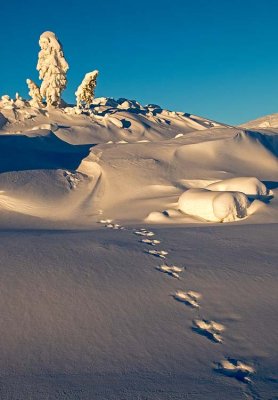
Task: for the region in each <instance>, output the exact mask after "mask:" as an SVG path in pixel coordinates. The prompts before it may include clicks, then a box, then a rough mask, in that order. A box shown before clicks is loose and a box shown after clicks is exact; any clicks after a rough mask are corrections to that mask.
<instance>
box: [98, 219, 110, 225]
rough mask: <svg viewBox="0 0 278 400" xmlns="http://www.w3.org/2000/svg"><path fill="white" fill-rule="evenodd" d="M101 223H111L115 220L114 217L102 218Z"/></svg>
mask: <svg viewBox="0 0 278 400" xmlns="http://www.w3.org/2000/svg"><path fill="white" fill-rule="evenodd" d="M98 222H99V223H100V224H111V222H113V219H101V220H100V221H98Z"/></svg>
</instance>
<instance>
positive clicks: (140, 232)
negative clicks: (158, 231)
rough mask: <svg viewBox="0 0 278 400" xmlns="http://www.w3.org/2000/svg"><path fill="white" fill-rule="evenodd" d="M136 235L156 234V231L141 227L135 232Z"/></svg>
mask: <svg viewBox="0 0 278 400" xmlns="http://www.w3.org/2000/svg"><path fill="white" fill-rule="evenodd" d="M134 234H135V235H139V236H149V237H150V236H154V232H151V231H148V230H147V229H144V228H141V229H139V230H137V231H135V232H134Z"/></svg>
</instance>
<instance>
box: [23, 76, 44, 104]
mask: <svg viewBox="0 0 278 400" xmlns="http://www.w3.org/2000/svg"><path fill="white" fill-rule="evenodd" d="M26 83H27V86H28V89H29V93H28V94H29V96H30V97H31V100H29V104H30V105H31V106H32V107H37V108H40V107H42V96H41V93H40V88H39V87H38V85H37V84H36V83H35V82H33V81H32V80H31V79H26Z"/></svg>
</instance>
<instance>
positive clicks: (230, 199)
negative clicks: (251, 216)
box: [178, 189, 249, 222]
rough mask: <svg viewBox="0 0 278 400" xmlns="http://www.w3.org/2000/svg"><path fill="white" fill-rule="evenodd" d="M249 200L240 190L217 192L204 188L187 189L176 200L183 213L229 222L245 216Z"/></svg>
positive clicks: (207, 219) (208, 219)
mask: <svg viewBox="0 0 278 400" xmlns="http://www.w3.org/2000/svg"><path fill="white" fill-rule="evenodd" d="M248 206H249V201H248V198H247V196H246V195H245V194H244V193H241V192H221V193H219V192H217V191H211V190H206V189H189V190H187V191H186V192H185V193H183V194H182V195H181V196H180V198H179V201H178V208H179V209H180V210H181V211H182V212H183V213H185V214H189V215H193V216H195V217H199V218H202V219H204V220H206V221H210V222H231V221H236V220H238V219H242V218H245V217H246V216H247V208H248Z"/></svg>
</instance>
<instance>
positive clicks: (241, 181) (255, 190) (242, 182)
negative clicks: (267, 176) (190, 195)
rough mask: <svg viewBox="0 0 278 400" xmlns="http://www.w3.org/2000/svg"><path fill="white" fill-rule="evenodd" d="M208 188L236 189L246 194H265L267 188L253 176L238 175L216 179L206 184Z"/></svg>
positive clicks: (216, 189)
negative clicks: (220, 179) (221, 179)
mask: <svg viewBox="0 0 278 400" xmlns="http://www.w3.org/2000/svg"><path fill="white" fill-rule="evenodd" d="M207 189H208V190H215V191H221V192H224V191H234V192H235V191H236V192H242V193H245V194H246V195H247V196H257V197H260V196H267V195H268V194H269V190H268V189H267V187H266V186H265V184H264V183H263V182H261V181H259V179H257V178H255V177H238V178H231V179H225V180H223V181H218V182H215V183H212V184H210V185H208V186H207Z"/></svg>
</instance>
